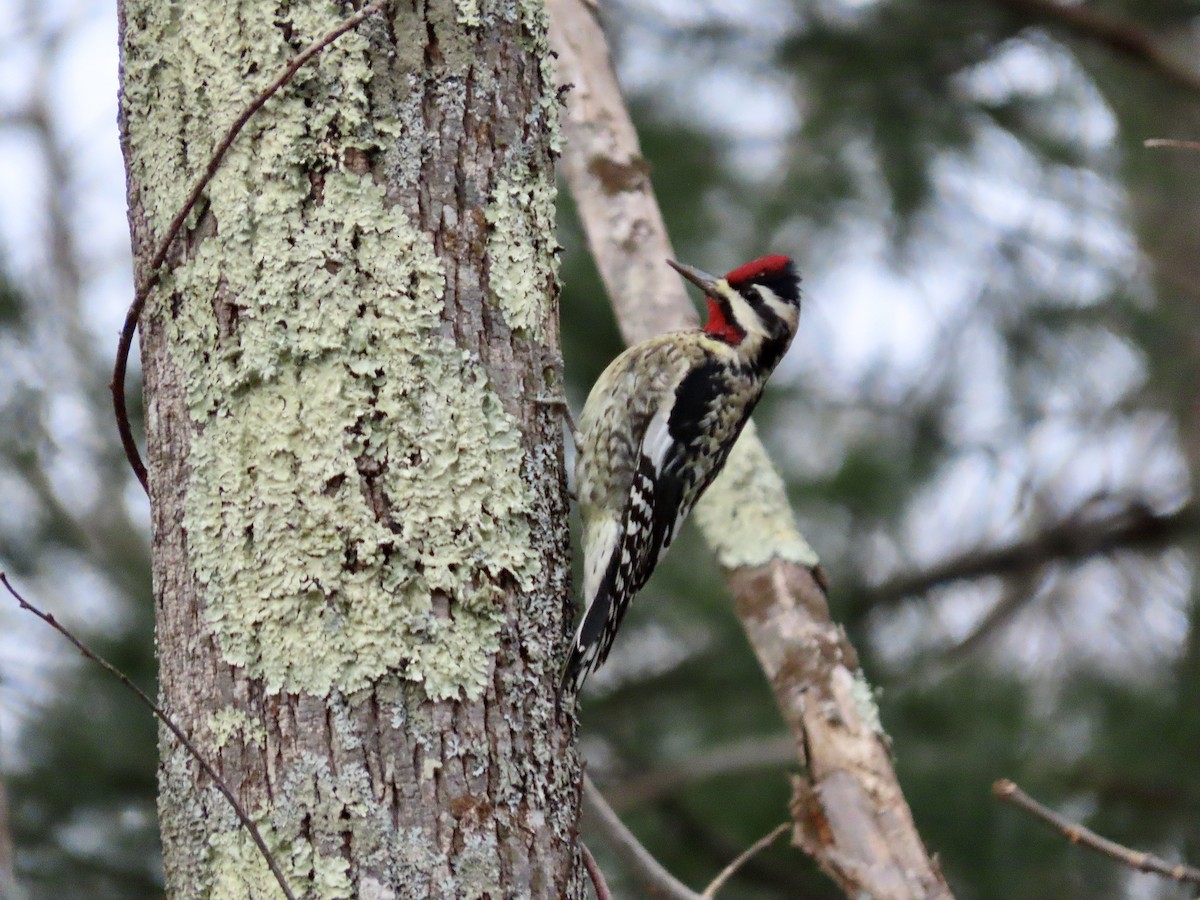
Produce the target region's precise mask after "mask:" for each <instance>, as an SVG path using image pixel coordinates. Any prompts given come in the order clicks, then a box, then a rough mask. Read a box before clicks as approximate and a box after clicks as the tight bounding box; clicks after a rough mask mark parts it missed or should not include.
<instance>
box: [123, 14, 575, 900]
mask: <svg viewBox="0 0 1200 900" xmlns="http://www.w3.org/2000/svg"><path fill="white" fill-rule="evenodd" d="M414 7H415V8H414ZM351 11H352V7H351V5H349V4H346V3H337V2H329V0H305V2H297V0H290V2H289V0H230V2H224V3H216V2H203V3H200V2H198V3H163V2H161V0H124V2H123V3H122V4H121V49H122V104H121V124H122V143H123V148H124V151H125V158H126V165H127V173H128V185H129V206H130V223H131V229H132V234H133V243H134V250H135V256H136V259H137V261H138V265H139V266H144V265H145V262H146V260H147V259H148V258H149V256H150V254H151V253H152V252H153V245H154V242H155V240H156V239H157V237H158V236H159V235H161V234H162V233H163V231H164V229H165V227H166V224H167V223H168V221H169V220H170V218H171V216H172V215H173V213H174V211H175V210H176V208H178V206H179V205H180V203H181V202H182V199H183V196H184V193H185V189H186V185H187V184H188V183H190V181H191V180H192V179H193V178H194V177H195V176H196V174H197V173H198V172H199V171H201V169H202V168H203V167H204V165H205V164H206V162H207V160H208V156H209V154H210V152H211V150H212V147H213V145H214V143H215V142H216V140H217V138H218V137H219V135H220V134H221V132H222V131H223V130H224V129H225V128H226V127H227V125H228V123H229V122H230V121H231V120H232V119H233V118H234V117H235V116H236V115H237V113H238V111H239V110H240V109H241V108H242V107H243V106H244V105H245V103H246V102H247V101H248V100H249V99H250V98H251V97H252V96H253V95H254V94H255V93H256V92H257V91H258V90H259V89H260V88H261V87H262V86H263V85H264V84H265V83H266V82H267V81H268V80H269V79H270V77H272V75H273V74H274V73H275V72H276V71H277V70H278V69H279V68H280V67H281V66H282V65H283V64H284V63H285V62H286V61H287V59H288V58H290V57H291V56H293V55H294V54H295V53H296V52H297V51H298V50H300V49H301V48H303V47H304V46H306V45H307V44H308V43H310V42H311V41H312V40H314V39H315V38H317V37H318V36H320V35H321V34H323V33H324V32H326V31H328V30H329V29H330V28H331V27H333V26H334V25H335V24H337V22H338V21H339V20H340V19H342V18H344V17H345V16H346V15H348V14H349V13H350V12H351ZM545 57H546V46H545V22H544V19H543V14H542V11H541V9H540V6H539V5H538V4H535V3H532V2H518V3H501V2H489V0H475V2H472V0H458V2H428V3H424V4H408V3H397V4H395V7H394V9H392V10H390V11H388V13H387V14H386V15H385V16H379V17H374V18H372V19H369V20H368V21H367V22H366V23H364V24H363V25H362V26H360V28H359V29H358V30H357V31H355V32H352V33H350V34H347V35H346V36H344V37H343V38H342V39H341V40H340V41H339V42H338V43H336V44H335V45H334V46H333V47H332V48H330V49H329V50H327V51H326V52H325V53H324V54H322V55H321V57H319V58H318V59H317V60H316V61H315V63H313V64H312V65H310V66H309V67H307V68H305V69H303V70H301V72H300V73H299V74H298V75H297V76H296V78H295V80H294V81H293V82H292V83H291V84H290V85H289V86H288V87H286V88H285V89H284V90H283V91H282V92H281V93H280V94H278V95H276V97H275V98H273V99H272V100H271V101H270V102H269V103H268V104H267V106H266V107H265V108H264V109H263V110H262V111H261V112H260V113H259V114H258V115H257V116H256V117H255V118H254V119H252V120H251V122H250V124H249V125H248V126H247V128H246V129H245V130H244V131H243V132H242V134H241V135H240V136H239V137H238V139H237V141H236V142H235V144H234V146H233V148H232V149H231V151H230V153H229V154H228V156H227V157H226V159H225V161H224V163H223V165H222V167H221V169H220V170H219V171H218V173H217V175H216V177H215V178H214V179H213V181H212V183H211V185H210V186H209V189H208V191H207V194H206V198H205V201H203V202H202V203H201V205H200V208H199V212H198V214H196V215H195V216H194V217H193V221H192V222H190V223H189V229H188V233H187V235H186V239H185V240H184V242H183V243H184V245H185V246H184V247H183V248H182V250H181V252H180V253H178V254H177V255H176V258H175V259H173V260H172V262H171V267H172V268H171V273H170V275H169V276H167V277H166V278H164V281H163V283H162V285H161V286H160V287H159V288H158V290H157V291H156V292H155V294H154V295H153V297H152V299H151V302H150V304H149V305H148V307H147V309H146V312H145V314H144V315H143V320H142V344H141V350H142V358H143V369H144V371H145V390H146V404H147V457H148V468H149V472H150V489H151V506H152V520H153V528H154V537H153V542H154V544H153V552H154V577H155V595H156V598H157V603H158V644H159V657H160V667H161V670H160V682H161V689H162V700H163V703H164V705H165V706H166V707H167V709H168V710H169V711H170V713H171V714H172V715H174V716H175V718H176V720H177V721H178V723H179V724H180V725H181V726H182V727H183V728H184V730H185V731H187V732H188V733H189V734H191V735H192V736H193V739H194V740H196V742H197V743H198V744H199V746H200V747H201V749H202V750H203V751H205V752H206V753H208V754H210V755H211V757H213V759H214V761H215V762H216V763H217V765H218V768H219V770H220V771H221V772H222V773H223V776H224V777H225V778H226V780H227V781H228V782H229V784H230V786H231V787H232V788H233V790H234V791H235V793H236V794H237V795H238V796H239V798H240V799H241V801H242V802H243V804H244V805H245V806H246V808H247V809H248V811H249V812H250V813H251V815H252V816H253V817H254V818H255V819H256V820H257V821H258V822H259V823H260V827H261V829H262V831H263V833H264V836H265V837H266V839H267V840H268V842H269V843H271V844H272V845H273V846H274V847H275V848H276V854H277V858H278V861H279V863H280V865H281V867H282V868H283V870H284V872H285V873H286V874H287V875H288V877H289V880H290V881H291V882H292V884H293V886H294V890H295V891H296V892H297V894H307V895H308V896H313V897H321V898H333V897H347V898H349V897H363V898H370V897H486V896H491V897H512V896H537V897H559V896H575V895H578V894H580V893H581V890H582V886H581V885H582V883H581V874H580V868H579V866H578V864H577V862H576V860H575V859H574V856H573V850H572V830H573V828H574V822H575V819H576V807H577V802H578V796H577V778H578V764H577V761H576V759H575V756H574V752H573V749H572V745H571V742H570V740H569V735H568V734H567V733H565V731H563V730H562V727H561V726H560V724H559V721H558V718H557V714H556V709H555V703H554V686H555V674H556V667H555V659H554V650H555V647H556V645H557V644H558V642H559V640H560V637H559V636H560V635H561V633H562V631H563V627H564V626H563V616H564V612H565V610H566V602H567V590H566V588H567V585H566V580H567V565H566V560H567V546H566V539H565V533H564V525H563V523H564V521H565V504H564V498H563V468H562V455H561V444H560V440H559V435H560V427H559V423H558V419H557V413H556V412H555V411H554V410H553V408H550V407H546V406H544V405H539V404H538V403H537V402H536V398H537V397H538V396H539V395H546V394H554V393H556V392H557V386H556V384H555V383H554V382H555V380H556V378H557V372H558V371H559V357H558V334H557V324H556V321H557V319H556V299H557V295H556V287H555V277H554V254H555V250H556V248H555V245H554V239H553V230H552V227H551V226H552V223H553V202H554V181H553V170H552V162H551V156H552V153H553V150H554V142H555V140H556V133H557V132H556V127H557V126H556V119H555V114H556V94H555V91H554V88H553V85H552V83H551V81H550V79H549V77H548V74H547V71H546V68H545ZM162 754H163V758H162V767H161V778H160V820H161V825H162V833H163V849H164V859H165V865H166V873H167V882H168V891H169V893H170V894H171V895H173V896H180V897H183V896H187V897H238V898H245V897H266V896H278V895H279V890H278V887H277V886H276V885H275V884H274V882H273V880H272V878H271V876H270V874H269V872H268V870H267V867H266V864H265V863H264V862H263V860H262V859H261V857H260V856H259V854H258V853H257V851H256V849H255V848H254V847H253V845H252V844H251V842H250V840H249V838H248V836H247V835H246V834H245V833H244V832H243V831H242V830H240V829H239V828H238V825H237V822H236V820H235V818H234V816H233V814H232V812H231V810H230V809H229V808H228V805H227V804H226V803H225V801H224V800H223V799H222V798H221V797H220V796H219V795H218V794H217V793H216V791H215V790H214V789H213V788H212V786H211V785H209V784H206V783H205V782H204V780H203V779H202V778H201V777H200V776H199V774H198V771H197V768H196V766H195V764H194V762H193V761H192V760H190V759H189V757H188V756H187V755H186V754H185V753H184V752H183V751H182V750H181V749H179V748H178V747H176V746H174V744H173V743H172V742H171V741H170V740H169V739H167V738H164V740H163V743H162Z"/></svg>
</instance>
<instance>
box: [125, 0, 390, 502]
mask: <svg viewBox="0 0 1200 900" xmlns="http://www.w3.org/2000/svg"><path fill="white" fill-rule="evenodd" d="M383 4H384V0H375V2H374V3H370V4H368V5H367V6H364V7H363V8H362V9H360V10H359V11H358V12H356V13H355V14H354V15H352V16H350V17H349V18H348V19H346V20H345V21H344V22H342V23H341V24H340V25H338V26H337V27H336V28H334V29H333V30H331V31H329V32H327V33H326V34H324V35H323V36H321V37H320V38H318V39H317V40H316V41H314V42H313V43H312V44H310V45H309V46H308V47H306V48H305V49H303V50H301V51H300V52H299V53H298V54H296V56H295V57H293V58H292V60H291V62H289V63H288V64H287V65H286V66H284V67H283V71H281V72H280V73H279V74H278V75H277V76H276V77H275V80H274V81H272V82H271V83H270V84H269V85H267V86H266V87H265V88H263V90H262V91H260V92H259V94H258V96H256V97H255V98H254V99H253V100H251V101H250V102H249V103H248V104H247V105H246V108H245V109H243V110H242V111H241V113H239V114H238V117H237V118H236V119H234V120H233V123H232V124H231V125H230V126H229V128H228V129H227V130H226V131H225V134H224V136H222V138H221V140H219V141H218V142H217V145H216V147H214V148H213V152H212V155H211V156H209V158H208V164H207V165H206V166H205V167H204V171H203V172H201V173H200V176H199V177H198V178H197V179H196V181H195V182H194V183H193V184H192V188H191V190H190V191H188V195H187V199H185V200H184V201H183V205H182V206H181V207H179V211H178V212H177V213H175V218H173V219H172V220H171V224H170V225H168V226H167V231H166V234H164V235H163V238H162V240H161V241H159V244H158V249H156V250H155V251H154V255H153V256H152V257H151V258H150V262H149V264H148V265H147V266H146V268H145V270H144V271H143V273H142V277H141V279H140V280H139V282H138V286H137V290H136V291H135V292H134V297H133V303H132V304H130V306H129V311H128V312H126V313H125V324H124V325H122V326H121V336H120V338H119V339H118V340H117V356H116V359H115V360H114V361H113V377H112V382H111V383H110V384H109V386H108V388H109V390H110V391H111V392H112V398H113V412H114V413H115V414H116V417H117V431H118V432H120V435H121V446H122V447H123V448H124V450H125V457H126V458H127V459H128V460H129V465H130V467H131V468H132V469H133V474H134V475H136V476H137V479H138V481H140V482H141V484H142V489H143V490H144V491H146V492H147V493H148V492H149V490H150V488H149V485H148V484H147V482H146V465H145V463H143V462H142V455H141V453H139V452H138V446H137V441H136V440H135V439H134V436H133V427H132V426H131V425H130V423H129V410H128V408H127V407H126V404H125V373H126V369H127V368H128V366H129V350H130V348H131V347H132V346H133V333H134V331H136V330H137V324H138V319H139V318H141V315H142V310H143V309H144V308H145V306H146V301H147V300H148V299H149V297H150V292H151V291H152V290H154V287H155V285H157V284H158V281H159V279H160V278H161V277H162V267H163V263H165V262H166V261H167V254H168V253H170V252H171V246H172V244H174V243H175V238H177V237H178V236H179V232H180V231H181V230H182V229H183V223H184V222H186V221H187V217H188V216H189V215H190V214H191V212H192V209H193V208H195V206H196V204H197V203H198V202H199V200H200V195H201V194H203V193H204V189H205V188H206V187H208V183H209V182H210V181H212V179H213V176H214V175H216V174H217V169H219V168H220V167H221V161H222V160H224V158H225V154H226V153H227V152H228V150H229V148H230V147H231V146H232V145H233V142H234V140H235V139H236V138H237V136H238V134H240V133H241V130H242V129H243V128H245V127H246V123H247V122H249V121H250V119H251V117H252V116H253V115H254V114H255V113H256V112H258V111H259V110H260V109H262V108H263V106H265V105H266V102H267V101H268V100H270V99H271V98H272V97H274V96H275V94H276V93H278V92H279V90H280V88H282V87H283V86H284V85H286V84H287V83H288V82H289V81H291V80H292V77H293V76H294V75H295V74H296V73H297V72H298V71H300V69H302V68H303V67H304V65H305V64H306V63H307V62H309V61H310V60H311V59H313V58H314V57H315V56H316V55H317V54H319V53H320V52H321V51H322V50H324V49H325V48H326V47H328V46H329V45H330V44H332V43H333V42H334V41H336V40H337V39H338V38H340V37H341V36H342V35H343V34H345V33H346V32H347V31H351V30H353V29H354V28H357V27H358V26H359V25H360V24H361V23H362V22H363V21H364V20H365V19H367V18H368V17H370V16H372V15H374V14H375V13H377V12H379V11H380V10H381V9H382V8H383Z"/></svg>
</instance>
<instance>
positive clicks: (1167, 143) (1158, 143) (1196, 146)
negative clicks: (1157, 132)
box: [1142, 138, 1200, 150]
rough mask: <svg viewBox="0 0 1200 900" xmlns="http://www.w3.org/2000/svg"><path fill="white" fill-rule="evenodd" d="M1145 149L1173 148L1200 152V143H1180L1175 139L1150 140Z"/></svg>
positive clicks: (1143, 143) (1144, 142)
mask: <svg viewBox="0 0 1200 900" xmlns="http://www.w3.org/2000/svg"><path fill="white" fill-rule="evenodd" d="M1142 146H1143V147H1173V148H1176V149H1179V150H1200V141H1179V140H1176V139H1174V138H1150V139H1149V140H1146V141H1142Z"/></svg>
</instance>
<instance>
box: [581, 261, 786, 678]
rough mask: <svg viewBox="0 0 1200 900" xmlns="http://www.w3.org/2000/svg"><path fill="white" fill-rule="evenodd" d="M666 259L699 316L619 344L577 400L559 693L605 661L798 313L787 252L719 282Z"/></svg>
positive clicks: (739, 425) (775, 360)
mask: <svg viewBox="0 0 1200 900" xmlns="http://www.w3.org/2000/svg"><path fill="white" fill-rule="evenodd" d="M670 265H671V266H672V267H673V268H674V269H675V270H676V271H678V272H679V274H680V275H682V276H683V277H684V278H686V279H687V280H688V281H690V282H692V283H693V284H694V285H696V286H697V287H699V288H700V289H701V290H702V291H704V294H705V298H706V299H707V301H708V321H707V322H706V323H705V325H704V327H703V328H700V329H695V330H692V331H675V332H670V333H668V334H661V335H658V336H657V337H653V338H651V339H650V340H648V341H643V342H642V343H640V344H637V345H635V346H633V347H630V348H629V349H628V350H626V351H625V352H624V353H622V354H621V355H620V356H618V357H617V358H616V359H615V360H613V362H612V363H611V364H610V365H609V366H608V368H607V369H605V370H604V372H603V374H601V376H600V377H599V379H597V381H596V384H595V385H594V386H593V387H592V391H591V393H590V394H589V395H588V399H587V403H586V404H585V405H584V408H583V416H582V418H581V419H580V423H579V435H578V438H577V441H578V445H577V448H576V450H577V456H576V460H575V488H576V492H577V494H578V496H579V509H580V513H581V515H582V518H583V553H584V576H583V579H584V583H583V593H584V602H585V604H586V608H585V611H584V614H583V619H582V621H580V623H579V628H578V630H577V631H576V633H575V640H574V643H573V644H572V646H571V655H570V657H569V658H568V660H567V664H566V667H565V669H564V670H563V676H562V685H561V687H560V691H561V692H564V693H565V692H567V691H569V690H574V691H575V692H578V690H579V688H581V687H582V686H583V682H584V679H586V678H587V676H588V673H590V672H591V671H592V670H594V669H596V668H597V667H599V666H600V664H601V663H603V662H604V660H605V658H606V657H607V656H608V651H609V649H610V648H611V647H612V642H613V637H614V636H615V635H616V633H617V629H618V628H619V627H620V625H621V619H622V618H623V617H624V615H625V610H626V609H628V607H629V601H630V600H631V599H633V596H634V595H635V594H636V593H637V592H638V591H639V590H641V589H642V587H643V585H645V583H646V581H647V580H648V579H649V578H650V573H651V572H653V571H654V567H655V566H656V565H657V564H658V560H659V558H660V557H661V556H662V554H663V552H664V551H665V550H666V549H667V547H668V546H670V544H671V539H672V538H673V537H674V536H675V533H676V532H677V531H678V529H679V526H680V525H681V524H682V522H683V520H684V518H685V517H686V516H687V514H688V513H689V512H690V511H691V509H692V506H693V505H694V504H695V502H696V501H697V500H698V499H699V498H700V495H701V494H703V493H704V490H705V489H706V488H707V487H708V486H709V485H710V484H711V483H712V481H713V479H714V478H716V477H717V474H718V473H719V472H720V471H721V468H722V467H723V466H724V465H725V460H726V459H727V458H728V456H729V451H730V450H732V449H733V445H734V443H735V442H736V441H737V439H738V435H740V434H741V432H742V428H743V427H744V426H745V424H746V420H747V419H748V418H749V417H750V413H751V411H752V410H753V409H754V406H755V404H756V403H758V399H759V397H761V396H762V391H763V386H764V384H766V381H767V377H768V376H769V375H770V374H771V372H772V371H773V370H774V368H775V366H776V364H777V363H778V362H779V360H780V359H782V358H783V354H784V353H785V352H786V351H787V349H788V346H789V345H790V344H791V342H792V336H793V335H794V334H795V333H796V325H797V322H798V320H799V318H800V278H799V276H798V275H797V273H796V269H795V267H794V266H793V265H792V261H791V260H790V259H788V258H787V257H786V256H764V257H763V258H762V259H756V260H755V261H754V262H751V263H747V264H746V265H744V266H740V267H739V268H737V269H734V270H733V271H732V272H730V273H729V274H728V275H726V276H725V277H724V278H715V277H714V276H712V275H707V274H705V273H704V272H701V271H699V270H698V269H693V268H691V267H690V266H683V265H679V264H678V263H674V262H671V263H670Z"/></svg>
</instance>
